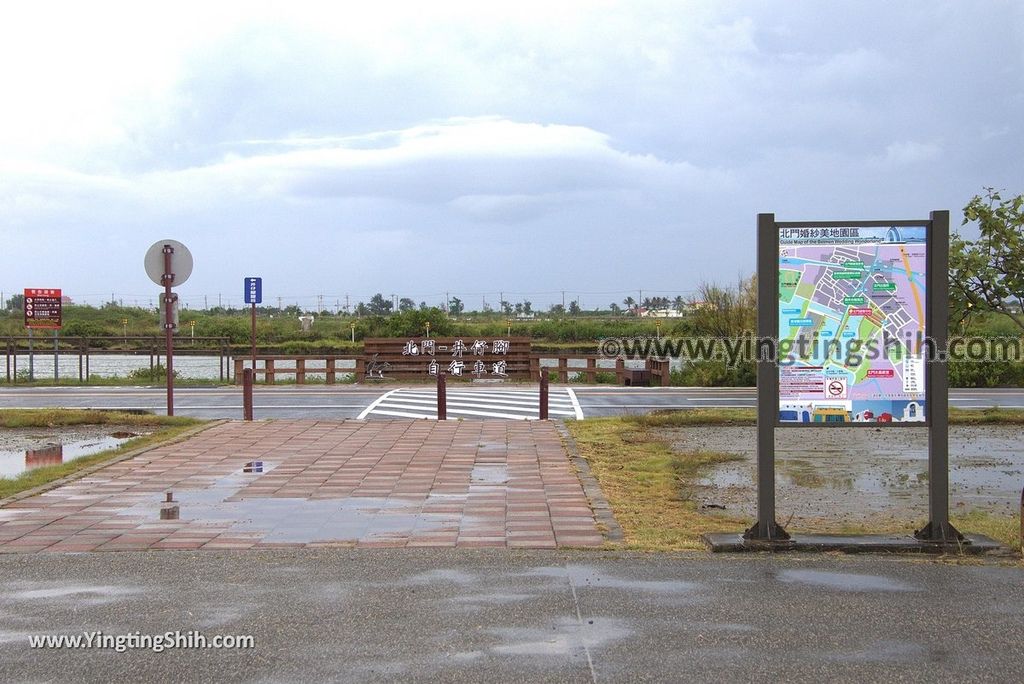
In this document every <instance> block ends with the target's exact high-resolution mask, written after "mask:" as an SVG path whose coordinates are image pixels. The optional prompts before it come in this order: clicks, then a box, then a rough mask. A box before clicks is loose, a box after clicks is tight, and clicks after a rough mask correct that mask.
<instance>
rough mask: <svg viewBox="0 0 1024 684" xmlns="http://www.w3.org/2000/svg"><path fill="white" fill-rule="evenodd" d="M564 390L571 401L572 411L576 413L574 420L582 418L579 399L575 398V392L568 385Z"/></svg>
mask: <svg viewBox="0 0 1024 684" xmlns="http://www.w3.org/2000/svg"><path fill="white" fill-rule="evenodd" d="M565 392H566V394H568V395H569V401H571V402H572V408H573V411H575V413H576V420H583V408H582V407H581V406H580V401H579V399H577V398H576V393H575V392H574V391H573V390H572V388H570V387H566V388H565Z"/></svg>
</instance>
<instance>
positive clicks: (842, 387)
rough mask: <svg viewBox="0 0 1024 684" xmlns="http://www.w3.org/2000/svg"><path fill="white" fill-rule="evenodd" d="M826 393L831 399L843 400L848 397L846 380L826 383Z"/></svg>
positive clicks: (832, 380)
mask: <svg viewBox="0 0 1024 684" xmlns="http://www.w3.org/2000/svg"><path fill="white" fill-rule="evenodd" d="M825 391H826V393H827V394H828V396H829V398H830V399H843V398H845V397H846V380H844V379H840V378H832V379H831V380H826V381H825Z"/></svg>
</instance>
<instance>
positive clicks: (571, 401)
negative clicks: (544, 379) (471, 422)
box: [359, 388, 582, 420]
mask: <svg viewBox="0 0 1024 684" xmlns="http://www.w3.org/2000/svg"><path fill="white" fill-rule="evenodd" d="M447 411H448V415H449V416H473V417H481V418H499V419H503V420H536V419H537V418H538V417H539V414H540V393H539V392H537V391H531V390H509V391H502V390H484V391H474V390H454V391H452V390H449V392H448V395H447ZM548 413H549V415H552V416H564V417H567V418H573V417H575V418H580V417H582V410H581V409H579V408H578V402H576V401H575V397H574V396H573V395H572V394H571V393H570V391H569V390H567V389H555V390H554V391H552V392H551V394H550V395H549V398H548ZM373 416H396V417H401V418H435V419H436V418H437V394H436V392H435V391H433V390H430V389H420V388H415V389H401V388H400V389H396V390H392V391H391V392H388V393H387V394H385V395H383V396H381V397H379V398H378V399H377V400H376V401H374V402H373V403H372V404H370V406H368V407H367V408H366V410H365V411H363V413H362V414H361V415H360V416H359V417H360V418H368V417H373Z"/></svg>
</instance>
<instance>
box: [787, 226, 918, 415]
mask: <svg viewBox="0 0 1024 684" xmlns="http://www.w3.org/2000/svg"><path fill="white" fill-rule="evenodd" d="M925 235H926V233H925V227H924V226H911V227H905V226H898V227H896V226H893V227H882V228H878V227H863V226H850V227H839V228H836V227H831V226H829V227H824V226H822V227H817V228H815V227H800V228H780V229H779V421H780V423H783V424H784V423H894V422H922V421H924V420H925V360H924V354H923V351H924V348H923V344H924V340H925V334H926V333H925V302H926V299H925V297H926V294H927V293H926V288H925V282H926V280H925V269H926V260H925V257H926V244H925Z"/></svg>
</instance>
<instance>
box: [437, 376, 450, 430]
mask: <svg viewBox="0 0 1024 684" xmlns="http://www.w3.org/2000/svg"><path fill="white" fill-rule="evenodd" d="M437 419H438V420H448V390H447V388H446V387H445V379H444V373H441V372H439V373H438V374H437Z"/></svg>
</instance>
